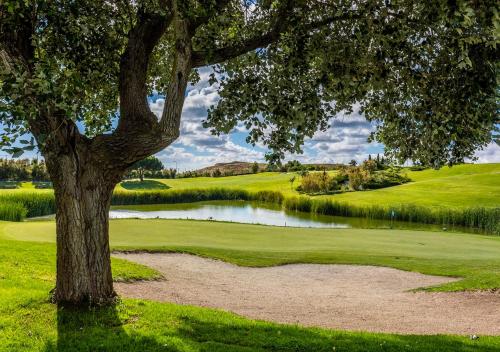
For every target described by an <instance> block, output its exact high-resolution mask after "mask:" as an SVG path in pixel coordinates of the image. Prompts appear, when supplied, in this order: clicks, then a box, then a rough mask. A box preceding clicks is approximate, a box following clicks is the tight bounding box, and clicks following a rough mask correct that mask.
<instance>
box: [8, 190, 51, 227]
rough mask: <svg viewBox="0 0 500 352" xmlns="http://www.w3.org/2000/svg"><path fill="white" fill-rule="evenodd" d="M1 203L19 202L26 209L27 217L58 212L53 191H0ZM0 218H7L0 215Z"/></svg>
mask: <svg viewBox="0 0 500 352" xmlns="http://www.w3.org/2000/svg"><path fill="white" fill-rule="evenodd" d="M0 203H17V204H20V205H22V206H23V207H24V208H25V209H26V217H28V218H32V217H36V216H44V215H49V214H54V213H55V212H56V202H55V199H54V194H53V193H52V192H27V191H16V192H8V193H0ZM0 220H7V219H4V218H3V217H0Z"/></svg>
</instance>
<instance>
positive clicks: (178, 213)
mask: <svg viewBox="0 0 500 352" xmlns="http://www.w3.org/2000/svg"><path fill="white" fill-rule="evenodd" d="M109 215H110V218H112V219H126V218H137V219H195V220H213V221H228V222H239V223H248V224H262V225H273V226H291V227H322V228H391V227H392V228H399V229H425V230H441V229H442V228H441V226H439V225H427V224H415V223H407V222H401V221H394V222H391V221H388V220H371V219H365V218H351V217H341V216H329V215H315V214H310V213H301V212H291V211H285V210H283V209H282V208H281V207H279V206H275V205H271V204H267V203H256V202H245V201H210V202H197V203H181V204H154V205H130V206H123V205H121V206H114V207H112V210H111V211H110V214H109ZM455 230H460V229H455Z"/></svg>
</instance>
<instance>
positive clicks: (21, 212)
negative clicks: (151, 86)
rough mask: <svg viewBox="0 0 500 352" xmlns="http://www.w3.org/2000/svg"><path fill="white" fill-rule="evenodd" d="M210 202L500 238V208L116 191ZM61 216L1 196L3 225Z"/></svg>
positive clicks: (48, 202)
mask: <svg viewBox="0 0 500 352" xmlns="http://www.w3.org/2000/svg"><path fill="white" fill-rule="evenodd" d="M210 200H245V201H260V202H268V203H275V204H279V205H282V206H283V208H284V209H286V210H291V211H301V212H310V213H315V214H322V215H334V216H347V217H361V218H369V219H381V220H391V219H393V220H397V221H408V222H414V223H424V224H439V225H442V226H443V227H455V226H461V227H466V228H470V229H477V230H480V231H483V232H485V233H490V234H496V235H500V208H484V207H473V208H464V209H453V208H427V207H422V206H416V205H398V206H392V207H387V206H380V205H370V206H359V205H352V204H349V203H345V202H338V201H335V200H330V199H314V198H311V197H306V196H300V197H288V198H285V197H284V196H283V194H282V193H280V192H275V191H259V192H248V191H245V190H238V189H225V188H211V189H185V190H158V191H137V192H131V191H116V192H115V193H114V194H113V198H112V201H111V204H113V205H135V204H167V203H191V202H200V201H210ZM53 213H55V201H54V195H53V193H35V192H12V193H5V194H0V220H8V221H21V220H22V219H24V218H25V217H35V216H44V215H49V214H53Z"/></svg>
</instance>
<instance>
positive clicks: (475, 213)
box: [283, 196, 500, 235]
mask: <svg viewBox="0 0 500 352" xmlns="http://www.w3.org/2000/svg"><path fill="white" fill-rule="evenodd" d="M283 208H284V209H286V210H291V211H301V212H310V213H314V214H321V215H334V216H348V217H360V218H368V219H380V220H395V221H407V222H412V223H423V224H437V225H442V226H443V227H465V228H469V229H474V230H479V231H481V232H484V233H489V234H495V235H500V208H484V207H471V208H463V209H454V208H435V209H434V208H427V207H422V206H417V205H412V204H408V205H407V204H401V205H396V206H390V207H387V206H380V205H370V206H356V205H352V204H348V203H345V202H338V201H335V200H329V199H311V198H309V197H305V196H301V197H290V198H286V199H285V200H284V202H283Z"/></svg>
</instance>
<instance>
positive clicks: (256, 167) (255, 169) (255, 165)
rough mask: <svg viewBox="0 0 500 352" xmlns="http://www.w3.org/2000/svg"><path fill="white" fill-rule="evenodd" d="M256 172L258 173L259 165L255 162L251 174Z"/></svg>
mask: <svg viewBox="0 0 500 352" xmlns="http://www.w3.org/2000/svg"><path fill="white" fill-rule="evenodd" d="M257 172H259V164H257V162H256V161H255V162H254V163H253V164H252V173H253V174H256V173H257Z"/></svg>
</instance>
